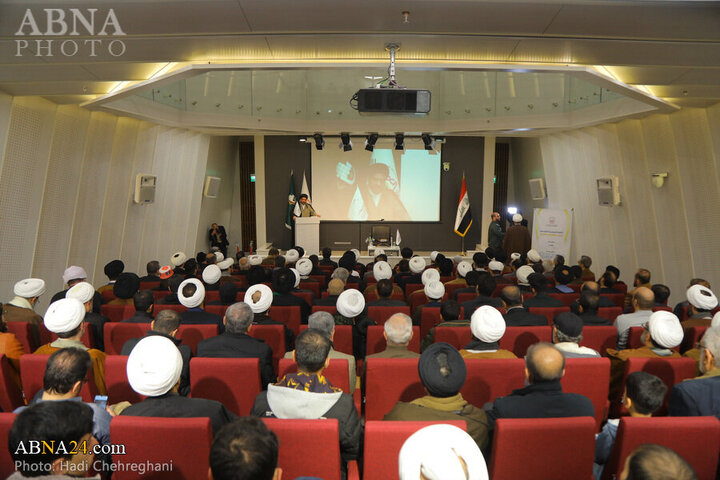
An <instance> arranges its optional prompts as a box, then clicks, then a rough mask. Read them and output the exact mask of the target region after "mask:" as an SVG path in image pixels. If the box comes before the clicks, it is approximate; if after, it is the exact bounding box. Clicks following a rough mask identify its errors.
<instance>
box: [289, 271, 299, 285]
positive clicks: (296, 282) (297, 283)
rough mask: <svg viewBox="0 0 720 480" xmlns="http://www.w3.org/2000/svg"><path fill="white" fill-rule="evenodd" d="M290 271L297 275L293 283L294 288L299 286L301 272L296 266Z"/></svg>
mask: <svg viewBox="0 0 720 480" xmlns="http://www.w3.org/2000/svg"><path fill="white" fill-rule="evenodd" d="M290 271H291V272H292V273H293V275H295V284H294V285H293V288H297V287H298V285H300V272H298V271H297V269H296V268H291V269H290Z"/></svg>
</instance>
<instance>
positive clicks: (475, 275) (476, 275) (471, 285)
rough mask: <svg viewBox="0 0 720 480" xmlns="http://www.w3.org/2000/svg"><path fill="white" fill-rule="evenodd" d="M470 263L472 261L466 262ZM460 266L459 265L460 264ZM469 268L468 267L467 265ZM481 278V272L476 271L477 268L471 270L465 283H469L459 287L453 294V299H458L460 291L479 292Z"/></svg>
mask: <svg viewBox="0 0 720 480" xmlns="http://www.w3.org/2000/svg"><path fill="white" fill-rule="evenodd" d="M466 263H470V262H466ZM458 266H459V265H458ZM465 268H467V267H465ZM479 279H480V272H476V271H475V270H470V271H469V272H467V273H466V274H465V284H466V285H467V286H466V287H464V288H457V289H455V291H454V292H453V294H452V299H453V300H457V299H458V294H459V293H477V284H478V280H479Z"/></svg>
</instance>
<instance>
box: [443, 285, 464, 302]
mask: <svg viewBox="0 0 720 480" xmlns="http://www.w3.org/2000/svg"><path fill="white" fill-rule="evenodd" d="M461 288H467V284H462V283H450V284H448V285H445V293H447V295H448V298H453V294H454V293H455V290H459V289H461Z"/></svg>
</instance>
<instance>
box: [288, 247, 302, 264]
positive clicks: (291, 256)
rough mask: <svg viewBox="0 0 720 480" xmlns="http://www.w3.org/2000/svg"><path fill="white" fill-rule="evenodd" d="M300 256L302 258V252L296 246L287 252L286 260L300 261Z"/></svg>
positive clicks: (289, 261)
mask: <svg viewBox="0 0 720 480" xmlns="http://www.w3.org/2000/svg"><path fill="white" fill-rule="evenodd" d="M298 258H300V253H299V252H298V251H297V250H295V249H294V248H291V249H290V250H288V251H287V252H285V261H286V262H288V263H295V262H297V261H298Z"/></svg>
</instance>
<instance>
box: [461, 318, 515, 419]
mask: <svg viewBox="0 0 720 480" xmlns="http://www.w3.org/2000/svg"><path fill="white" fill-rule="evenodd" d="M448 328H449V327H448ZM465 366H466V367H467V378H466V379H465V384H464V385H463V388H462V390H460V393H462V396H463V398H464V399H465V400H467V401H468V402H469V403H471V404H472V405H475V406H476V407H478V408H480V407H482V406H483V405H484V404H485V403H487V402H491V401H493V400H495V399H496V398H497V397H504V396H506V395H509V394H510V393H512V391H513V390H515V389H518V388H522V387H524V386H525V361H524V360H523V359H521V358H466V359H465Z"/></svg>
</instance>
